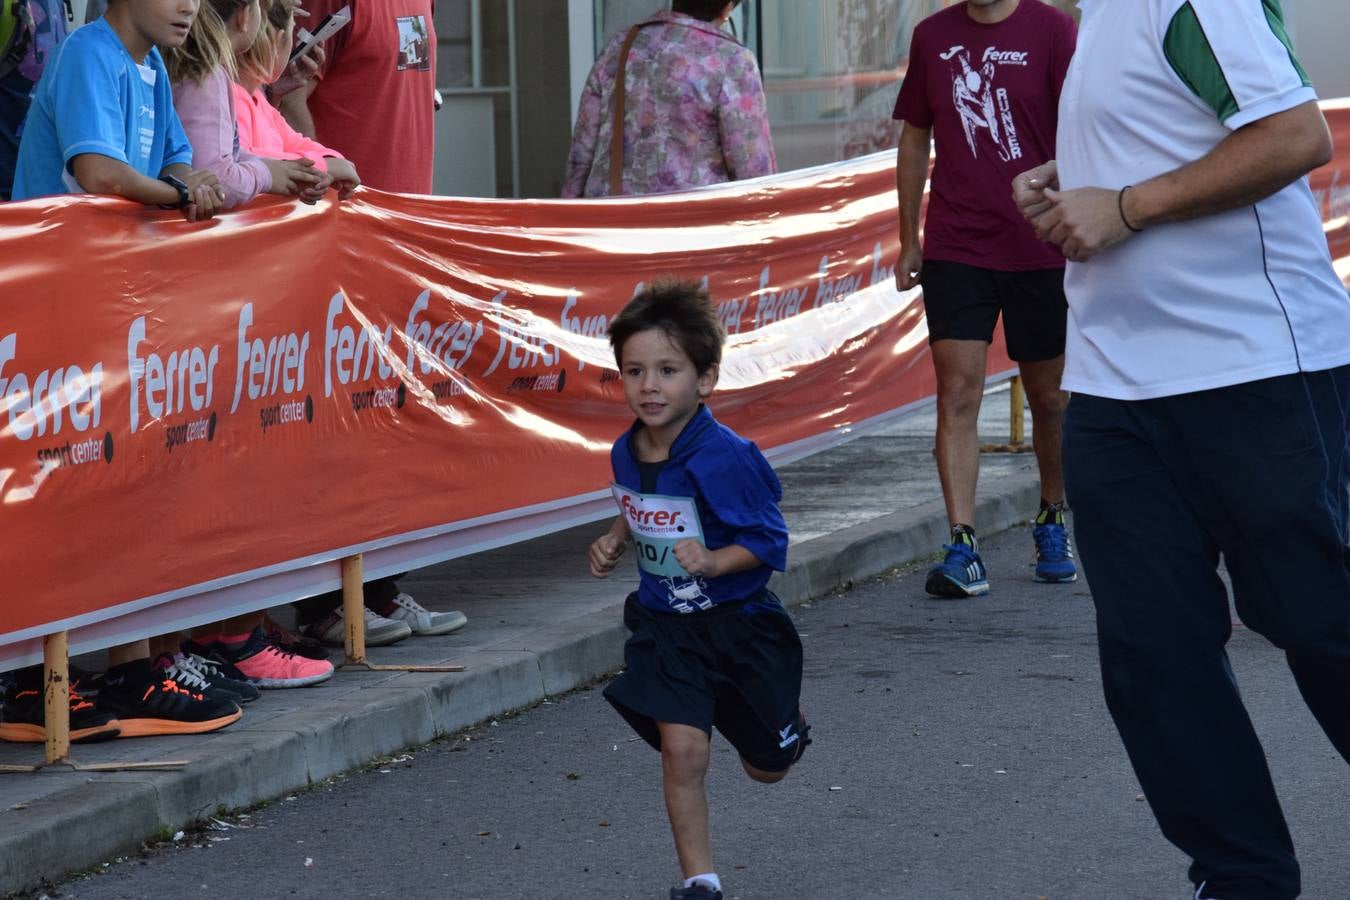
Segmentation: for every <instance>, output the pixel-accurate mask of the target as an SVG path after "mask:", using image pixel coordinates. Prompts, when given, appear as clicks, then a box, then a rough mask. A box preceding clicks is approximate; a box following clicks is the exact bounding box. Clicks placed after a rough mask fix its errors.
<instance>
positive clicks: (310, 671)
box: [214, 628, 333, 688]
mask: <svg viewBox="0 0 1350 900" xmlns="http://www.w3.org/2000/svg"><path fill="white" fill-rule="evenodd" d="M214 649H215V651H216V652H217V653H219V654H220V655H221V657H222V658H224V660H225V661H226V662H228V663H229V664H230V665H232V666H234V667H235V668H237V669H238V670H239V671H241V672H243V673H244V674H245V675H247V676H248V677H249V678H250V679H251V680H252V681H253V682H254V683H255V684H257V685H258V687H261V688H297V687H308V686H309V685H311V684H318V683H319V682H321V681H327V680H328V679H330V678H332V677H333V664H332V663H330V662H328V661H327V660H323V659H308V658H306V657H303V656H296V655H295V654H294V653H288V652H286V651H285V650H281V649H280V648H278V647H277V646H276V645H275V644H273V643H271V642H270V641H268V640H267V638H266V637H264V636H263V630H262V629H261V628H255V629H253V633H252V634H250V635H249V636H248V639H247V640H245V641H242V642H238V643H226V642H225V641H223V640H221V641H218V642H217V643H216V645H215V648H214Z"/></svg>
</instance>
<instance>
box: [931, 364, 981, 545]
mask: <svg viewBox="0 0 1350 900" xmlns="http://www.w3.org/2000/svg"><path fill="white" fill-rule="evenodd" d="M931 350H932V354H933V369H934V371H935V372H936V374H937V417H938V418H937V449H936V451H935V454H934V455H935V456H936V457H937V468H938V478H939V479H941V481H942V497H943V500H944V501H946V504H947V520H948V521H949V522H950V523H951V524H953V525H955V524H957V523H960V524H963V525H971V526H973V525H974V524H975V483H976V481H977V480H978V479H979V475H980V434H979V418H980V400H981V399H982V398H983V397H984V373H985V357H986V355H987V354H988V351H989V345H988V344H986V343H985V342H984V341H958V340H942V341H934V342H933V344H932V347H931Z"/></svg>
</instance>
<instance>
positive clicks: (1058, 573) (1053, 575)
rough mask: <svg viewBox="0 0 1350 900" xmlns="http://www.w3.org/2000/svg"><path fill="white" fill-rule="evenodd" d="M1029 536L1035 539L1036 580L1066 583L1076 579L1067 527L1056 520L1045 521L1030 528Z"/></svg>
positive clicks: (1075, 568) (1049, 582) (1076, 570)
mask: <svg viewBox="0 0 1350 900" xmlns="http://www.w3.org/2000/svg"><path fill="white" fill-rule="evenodd" d="M1031 536H1032V538H1033V539H1034V540H1035V541H1036V575H1035V576H1034V578H1035V580H1036V581H1041V582H1045V583H1048V584H1067V583H1068V582H1070V581H1077V580H1078V567H1077V566H1075V565H1074V563H1073V544H1072V543H1070V541H1069V529H1067V528H1065V527H1064V526H1063V525H1061V524H1058V523H1056V522H1047V523H1045V524H1044V525H1037V526H1036V527H1035V528H1033V529H1031Z"/></svg>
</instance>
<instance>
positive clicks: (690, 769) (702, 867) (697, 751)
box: [656, 722, 713, 878]
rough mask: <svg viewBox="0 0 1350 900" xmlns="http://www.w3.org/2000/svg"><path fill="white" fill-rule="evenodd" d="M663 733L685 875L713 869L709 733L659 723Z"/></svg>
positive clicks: (666, 779) (669, 799) (666, 780)
mask: <svg viewBox="0 0 1350 900" xmlns="http://www.w3.org/2000/svg"><path fill="white" fill-rule="evenodd" d="M656 727H657V729H658V730H659V731H660V732H661V773H662V776H663V778H662V782H663V785H664V787H665V794H666V815H668V816H669V817H670V831H671V834H672V835H674V837H675V852H676V854H678V855H679V857H680V870H681V871H682V872H684V877H685V878H693V877H694V876H695V875H702V874H704V873H705V872H711V871H713V864H712V842H711V838H710V837H709V835H708V795H707V792H706V791H705V790H704V787H703V781H704V777H705V776H706V775H707V774H708V756H709V750H708V743H709V742H708V735H707V733H706V732H704V731H703V730H702V729H699V728H694V727H692V726H689V725H676V724H673V723H670V722H657V723H656Z"/></svg>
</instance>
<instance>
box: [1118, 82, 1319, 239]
mask: <svg viewBox="0 0 1350 900" xmlns="http://www.w3.org/2000/svg"><path fill="white" fill-rule="evenodd" d="M1330 158H1331V134H1330V132H1329V131H1328V129H1327V124H1326V119H1325V118H1323V116H1322V112H1321V110H1320V109H1319V108H1318V107H1317V104H1316V103H1313V102H1309V103H1305V104H1303V105H1302V106H1297V107H1294V108H1293V109H1290V110H1286V111H1285V112H1282V113H1277V114H1275V115H1273V116H1269V117H1267V118H1264V119H1259V120H1257V121H1255V122H1252V123H1251V124H1249V125H1245V126H1243V127H1242V128H1239V129H1238V130H1237V131H1234V132H1233V133H1232V134H1230V135H1229V136H1228V137H1226V138H1225V139H1224V140H1223V141H1221V142H1220V143H1219V145H1218V146H1217V147H1215V148H1214V149H1213V150H1211V151H1210V152H1209V153H1208V154H1207V155H1206V156H1204V157H1202V158H1201V159H1198V160H1196V161H1195V162H1193V163H1189V164H1187V165H1185V166H1182V167H1181V168H1179V169H1175V170H1173V171H1171V172H1168V173H1165V174H1163V175H1159V176H1158V177H1157V178H1153V179H1151V180H1149V181H1146V182H1144V183H1142V184H1138V185H1135V186H1133V187H1132V188H1131V189H1130V190H1129V192H1128V193H1127V194H1126V195H1125V199H1124V210H1125V216H1126V218H1127V219H1128V220H1129V222H1130V224H1132V225H1133V226H1134V227H1136V228H1145V227H1147V226H1149V225H1158V224H1161V223H1163V222H1180V221H1185V220H1187V219H1196V218H1200V217H1201V216H1208V215H1214V214H1215V213H1221V212H1226V211H1228V210H1230V209H1237V208H1238V207H1242V206H1248V205H1250V204H1252V203H1255V202H1257V201H1258V200H1264V199H1265V198H1266V197H1269V196H1270V195H1271V194H1274V193H1276V192H1277V191H1279V190H1280V189H1282V188H1283V187H1285V186H1286V185H1288V184H1290V183H1291V182H1293V181H1296V180H1298V179H1299V178H1302V177H1303V176H1304V175H1306V174H1308V173H1309V172H1310V171H1312V170H1313V169H1315V168H1317V167H1319V166H1322V165H1325V164H1326V162H1327V161H1328V160H1329V159H1330Z"/></svg>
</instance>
